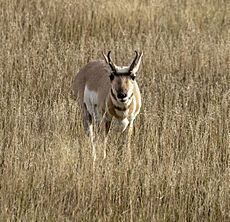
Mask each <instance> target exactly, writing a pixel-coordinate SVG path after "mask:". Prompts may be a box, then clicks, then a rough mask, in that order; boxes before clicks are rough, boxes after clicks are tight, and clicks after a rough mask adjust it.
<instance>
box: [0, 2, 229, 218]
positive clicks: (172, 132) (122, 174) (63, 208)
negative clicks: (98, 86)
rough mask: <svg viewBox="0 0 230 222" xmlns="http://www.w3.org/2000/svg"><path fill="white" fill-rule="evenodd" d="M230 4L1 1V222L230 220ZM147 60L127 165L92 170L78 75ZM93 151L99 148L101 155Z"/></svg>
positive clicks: (115, 149)
mask: <svg viewBox="0 0 230 222" xmlns="http://www.w3.org/2000/svg"><path fill="white" fill-rule="evenodd" d="M229 11H230V2H229V1H227V0H218V1H216V0H171V1H169V0H163V1H161V0H154V1H150V0H144V1H141V0H133V1H131V0H128V1H127V0H118V1H111V0H108V1H106V0H95V1H90V0H84V1H83V0H78V1H74V0H47V1H46V0H0V52H1V53H0V84H1V86H0V221H229V220H230V196H229V195H230V187H229V184H230V164H229V163H230V87H229V86H230V13H229ZM108 50H112V52H113V57H114V60H115V61H116V63H118V64H128V63H129V62H130V61H129V58H130V57H132V55H133V51H134V50H143V51H144V58H143V64H142V67H141V71H140V73H139V76H138V77H137V81H138V83H139V86H140V88H141V93H142V97H143V107H142V111H141V114H140V115H139V116H138V118H137V120H136V122H135V132H134V136H133V139H132V156H133V159H132V163H131V167H130V166H129V164H128V163H127V161H126V160H127V158H126V155H125V150H124V149H125V148H124V146H123V145H122V144H123V141H122V139H120V135H119V134H117V133H115V132H111V133H110V136H109V144H108V157H107V158H106V159H105V160H104V161H100V160H98V162H97V164H96V167H95V168H93V165H92V156H91V149H90V145H89V143H88V139H87V137H86V136H85V135H84V132H83V129H82V125H81V117H80V111H79V109H78V106H77V104H76V102H75V101H73V100H72V99H71V90H70V87H71V82H72V79H73V77H74V75H75V74H76V71H77V70H78V69H79V68H80V67H81V66H82V65H83V64H85V63H87V62H88V61H89V60H95V59H102V54H101V52H102V51H105V52H106V51H108ZM101 145H102V144H101V142H100V141H99V142H98V144H97V147H98V152H99V153H100V146H101Z"/></svg>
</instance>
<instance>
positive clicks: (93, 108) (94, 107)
mask: <svg viewBox="0 0 230 222" xmlns="http://www.w3.org/2000/svg"><path fill="white" fill-rule="evenodd" d="M84 103H85V105H86V108H87V110H88V112H89V113H90V115H91V116H93V118H94V119H95V121H96V122H100V120H101V117H100V114H99V111H98V96H97V93H96V92H95V91H91V90H89V89H88V88H87V86H85V91H84Z"/></svg>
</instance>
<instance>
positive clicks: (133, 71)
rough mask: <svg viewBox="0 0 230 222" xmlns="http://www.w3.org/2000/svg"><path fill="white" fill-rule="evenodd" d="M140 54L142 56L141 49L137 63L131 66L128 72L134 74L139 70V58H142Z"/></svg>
mask: <svg viewBox="0 0 230 222" xmlns="http://www.w3.org/2000/svg"><path fill="white" fill-rule="evenodd" d="M142 56H143V51H142V52H141V54H140V56H139V58H138V59H137V64H136V65H135V66H134V67H133V68H132V70H130V72H131V73H132V75H134V76H136V73H137V71H138V70H139V67H140V64H141V60H142Z"/></svg>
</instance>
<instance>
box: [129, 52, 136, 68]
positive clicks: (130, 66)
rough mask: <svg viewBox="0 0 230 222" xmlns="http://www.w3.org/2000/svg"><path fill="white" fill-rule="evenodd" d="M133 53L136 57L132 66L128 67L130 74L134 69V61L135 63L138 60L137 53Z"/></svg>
mask: <svg viewBox="0 0 230 222" xmlns="http://www.w3.org/2000/svg"><path fill="white" fill-rule="evenodd" d="M135 53H136V56H135V58H134V60H133V62H132V64H131V65H130V67H129V72H132V70H133V68H134V67H135V63H136V61H137V58H138V53H137V51H136V50H135Z"/></svg>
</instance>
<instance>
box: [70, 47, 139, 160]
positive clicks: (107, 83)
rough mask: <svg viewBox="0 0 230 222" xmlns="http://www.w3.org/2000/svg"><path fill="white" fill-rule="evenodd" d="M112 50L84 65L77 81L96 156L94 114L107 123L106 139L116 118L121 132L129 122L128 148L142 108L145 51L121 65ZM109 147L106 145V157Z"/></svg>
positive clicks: (75, 92) (74, 87) (98, 120)
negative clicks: (138, 75) (140, 84)
mask: <svg viewBox="0 0 230 222" xmlns="http://www.w3.org/2000/svg"><path fill="white" fill-rule="evenodd" d="M110 53H111V51H109V52H108V55H107V56H106V55H105V54H104V53H103V56H104V59H105V62H104V61H95V62H89V63H88V64H86V65H85V66H84V67H82V68H81V69H80V71H79V72H78V73H77V75H76V77H75V79H74V81H73V87H72V89H73V92H74V96H75V98H78V101H79V104H80V108H81V110H82V116H83V125H84V129H85V131H86V133H87V135H89V136H90V138H91V143H92V147H93V158H94V160H95V159H96V149H95V145H94V138H93V137H94V136H93V118H94V120H95V122H97V123H100V122H101V121H103V122H104V123H105V139H106V136H107V134H108V132H109V129H110V126H111V121H112V119H114V120H116V122H117V123H118V125H120V126H121V132H123V131H125V129H126V128H127V126H128V125H129V132H128V150H129V155H130V158H131V151H130V138H131V134H132V128H133V121H134V119H135V118H136V116H137V114H138V113H139V112H140V108H141V94H140V90H139V87H138V85H137V82H136V80H135V77H136V73H137V71H138V69H139V67H140V63H141V59H142V56H143V53H141V54H140V55H138V53H137V51H135V53H136V55H135V58H134V60H133V62H132V63H131V65H130V66H122V67H120V66H117V65H115V64H114V63H113V61H112V59H111V57H110ZM105 156H106V147H105V149H104V158H105Z"/></svg>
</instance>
